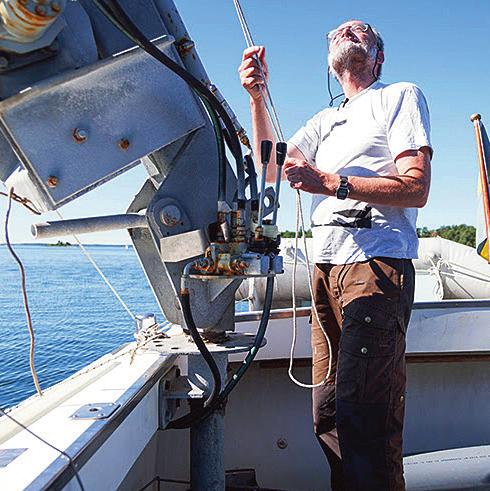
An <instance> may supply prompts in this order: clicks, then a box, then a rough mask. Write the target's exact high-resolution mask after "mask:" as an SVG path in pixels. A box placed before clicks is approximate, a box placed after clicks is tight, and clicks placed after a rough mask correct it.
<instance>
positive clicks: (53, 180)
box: [46, 176, 58, 188]
mask: <svg viewBox="0 0 490 491" xmlns="http://www.w3.org/2000/svg"><path fill="white" fill-rule="evenodd" d="M46 184H47V185H48V187H50V188H55V187H56V186H57V185H58V178H57V177H56V176H49V177H48V179H47V180H46Z"/></svg>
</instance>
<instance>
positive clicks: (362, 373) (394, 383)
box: [239, 20, 432, 491]
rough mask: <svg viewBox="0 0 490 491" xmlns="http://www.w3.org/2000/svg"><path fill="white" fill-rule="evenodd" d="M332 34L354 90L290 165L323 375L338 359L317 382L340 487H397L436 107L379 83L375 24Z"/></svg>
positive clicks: (259, 51) (253, 96) (321, 434)
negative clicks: (306, 204)
mask: <svg viewBox="0 0 490 491" xmlns="http://www.w3.org/2000/svg"><path fill="white" fill-rule="evenodd" d="M329 43H330V45H329V56H328V62H329V69H330V71H331V72H332V73H333V74H334V75H335V77H336V78H337V80H338V81H339V83H340V85H341V86H342V88H343V90H344V95H345V99H344V101H343V102H342V103H341V104H340V106H339V107H338V108H331V109H325V110H323V111H321V112H320V113H318V114H317V115H316V116H314V117H313V118H312V119H310V120H309V121H308V122H307V123H306V125H305V126H304V127H303V128H301V129H300V130H299V131H298V132H297V133H296V134H295V135H294V136H293V137H292V138H291V140H290V141H289V143H288V159H287V160H286V164H285V166H284V172H285V177H287V179H288V180H289V182H290V185H291V186H292V187H293V188H294V189H299V190H302V191H305V192H308V193H312V194H313V198H312V210H311V226H312V230H313V244H314V260H315V271H314V285H313V288H314V300H315V303H316V307H317V311H318V316H319V319H320V322H321V325H319V323H318V321H317V319H316V318H315V316H314V315H313V319H312V322H313V323H312V349H313V382H314V383H315V384H319V383H321V382H322V380H323V379H324V378H325V376H326V374H327V371H328V366H329V357H330V356H331V357H332V368H333V369H332V373H331V375H330V377H329V378H328V380H326V383H325V384H323V385H321V386H319V387H317V388H315V389H314V390H313V417H314V429H315V434H316V436H317V438H318V440H319V443H320V445H321V447H322V449H323V451H324V453H325V455H326V457H327V459H328V462H329V464H330V468H331V481H332V489H333V490H335V491H338V490H363V491H366V490H373V491H382V490H393V491H395V490H396V491H400V490H403V489H405V483H404V478H403V465H402V430H403V418H404V408H405V357H404V355H405V333H406V328H407V325H408V322H409V319H410V313H411V308H412V303H413V293H414V277H415V275H414V269H413V266H412V263H411V259H413V258H416V257H417V249H418V240H417V235H416V216H417V208H420V207H422V206H424V205H425V203H426V201H427V197H428V193H429V184H430V160H431V156H432V150H431V144H430V139H429V131H430V125H429V113H428V109H427V104H426V101H425V99H424V96H423V94H422V93H421V91H420V89H418V87H416V86H415V85H413V84H409V83H397V84H392V85H386V84H382V83H380V82H379V81H378V77H379V75H380V73H381V65H382V64H383V62H384V53H383V41H382V39H381V36H380V35H379V33H378V32H377V31H376V30H375V29H374V28H373V27H372V26H370V25H369V24H366V23H364V22H362V21H358V20H352V21H348V22H346V23H344V24H342V25H341V26H340V27H338V28H337V29H335V30H334V31H332V32H331V33H330V35H329ZM254 55H257V56H259V58H260V60H261V62H262V64H263V66H264V72H265V74H266V76H267V65H266V63H265V51H264V48H263V47H253V48H250V49H248V50H246V51H245V52H244V56H243V62H242V64H241V66H240V68H239V72H240V77H241V82H242V85H243V87H244V88H245V89H246V90H247V91H248V92H249V94H250V102H251V112H252V122H253V129H254V141H255V145H256V147H257V146H258V145H259V144H260V141H261V140H263V139H270V140H273V136H272V131H271V126H270V123H269V121H268V119H267V114H266V110H265V106H264V101H263V100H262V95H261V94H262V92H261V91H260V89H259V86H260V85H261V84H263V80H262V79H261V76H260V72H259V70H258V67H257V64H256V62H255V61H254V58H253V56H254ZM257 154H258V153H257ZM269 169H270V171H269V172H270V174H271V175H270V176H268V178H270V180H273V177H274V176H273V173H274V172H275V169H274V168H273V166H269ZM322 330H324V331H325V332H326V333H327V334H328V336H329V338H330V340H331V343H332V353H329V352H328V348H327V343H326V340H325V336H324V332H323V331H322Z"/></svg>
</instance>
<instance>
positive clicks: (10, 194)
mask: <svg viewBox="0 0 490 491" xmlns="http://www.w3.org/2000/svg"><path fill="white" fill-rule="evenodd" d="M14 195H15V193H14V188H13V187H11V188H10V189H9V192H8V200H9V201H8V208H7V212H6V214H5V243H6V244H7V249H8V250H9V252H10V254H11V255H12V257H13V258H14V260H15V262H16V263H17V264H18V266H19V270H20V275H21V289H22V299H23V302H24V312H25V314H26V321H27V329H28V331H29V339H30V344H29V367H30V370H31V376H32V381H33V382H34V386H35V388H36V392H37V393H38V394H39V395H40V396H42V395H43V391H42V389H41V385H40V384H39V379H38V376H37V372H36V366H35V363H34V354H35V341H36V337H35V334H34V327H33V325H32V317H31V311H30V309H29V299H28V296H27V287H26V272H25V269H24V264H23V263H22V261H21V259H20V257H19V256H18V255H17V254H16V253H15V251H14V248H13V247H12V244H11V243H10V237H9V219H10V211H11V209H12V199H13V196H14Z"/></svg>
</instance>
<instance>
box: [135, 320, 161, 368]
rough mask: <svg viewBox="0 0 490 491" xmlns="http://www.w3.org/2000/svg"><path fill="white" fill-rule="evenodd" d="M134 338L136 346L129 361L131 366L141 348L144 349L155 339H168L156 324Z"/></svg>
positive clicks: (139, 332)
mask: <svg viewBox="0 0 490 491" xmlns="http://www.w3.org/2000/svg"><path fill="white" fill-rule="evenodd" d="M134 337H135V339H136V346H135V348H134V349H133V350H132V353H131V358H130V360H129V364H130V365H131V364H132V363H133V360H134V357H135V355H136V352H137V351H138V349H139V348H142V347H143V346H145V345H147V344H148V343H150V342H151V341H154V340H155V339H162V338H168V336H167V335H166V334H165V333H164V332H163V331H162V330H161V328H160V325H159V324H157V323H156V322H155V324H152V325H151V326H148V327H147V328H146V329H142V330H141V331H138V332H137V333H136V334H135V335H134Z"/></svg>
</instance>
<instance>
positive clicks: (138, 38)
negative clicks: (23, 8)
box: [92, 0, 242, 201]
mask: <svg viewBox="0 0 490 491" xmlns="http://www.w3.org/2000/svg"><path fill="white" fill-rule="evenodd" d="M92 1H93V2H94V4H95V5H96V7H97V8H98V9H99V10H100V11H101V12H102V13H103V14H104V16H105V17H107V19H108V20H109V21H110V22H111V23H112V24H114V25H115V26H116V27H117V28H118V29H119V30H120V31H121V32H122V33H123V34H125V35H126V36H127V37H128V38H129V39H131V41H133V42H134V43H135V44H136V45H138V46H139V47H140V48H142V49H143V50H145V51H146V52H147V53H148V54H150V55H151V56H153V57H154V58H155V59H156V60H158V61H159V62H160V63H162V64H163V65H165V66H166V67H167V68H169V69H170V70H172V71H173V72H174V73H175V74H176V75H177V76H179V77H180V78H181V79H182V80H184V81H185V82H186V83H187V84H189V85H190V86H191V87H192V89H194V91H195V92H196V93H197V94H198V96H199V97H200V98H201V99H202V100H203V101H206V102H207V104H205V105H206V106H207V108H208V109H209V107H211V108H212V110H213V111H215V112H216V113H217V114H218V115H219V117H220V118H221V120H222V121H223V123H224V125H225V127H226V129H227V133H228V141H229V144H230V150H231V152H232V154H233V156H234V158H235V161H236V166H237V169H238V168H239V166H240V165H241V164H242V149H241V146H240V141H239V139H238V136H237V134H236V131H235V127H234V126H233V122H232V120H231V118H230V117H229V115H228V113H227V112H226V110H225V109H224V108H223V106H222V105H221V104H220V102H219V100H218V99H217V98H216V97H215V95H214V94H213V93H212V92H211V91H210V90H209V89H208V87H206V85H204V84H203V83H202V82H201V81H200V80H198V79H197V78H195V77H194V76H193V75H191V74H190V73H189V72H188V71H187V70H185V69H184V68H182V67H181V66H180V65H179V64H178V63H176V62H175V61H174V60H172V59H171V58H169V57H168V56H167V55H165V54H164V53H163V52H162V51H160V50H159V49H158V48H157V47H156V46H155V45H154V44H153V43H152V42H151V41H150V40H149V39H148V38H147V37H146V36H145V35H144V34H143V33H142V32H141V31H140V30H139V28H138V27H137V26H136V25H135V24H134V22H133V21H132V20H131V19H130V18H129V17H128V16H127V14H126V12H125V11H124V10H123V9H122V8H121V6H120V5H119V3H118V2H117V1H116V0H92ZM213 111H210V117H211V119H212V120H213V116H212V112H213ZM213 126H214V127H215V133H217V132H218V131H219V132H220V134H221V125H220V124H219V123H218V125H216V124H215V122H214V121H213ZM221 141H222V137H220V138H218V152H219V155H220V167H219V171H220V177H219V193H218V194H219V197H218V200H221V201H224V200H225V198H226V159H225V152H224V145H223V144H222V143H221Z"/></svg>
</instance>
